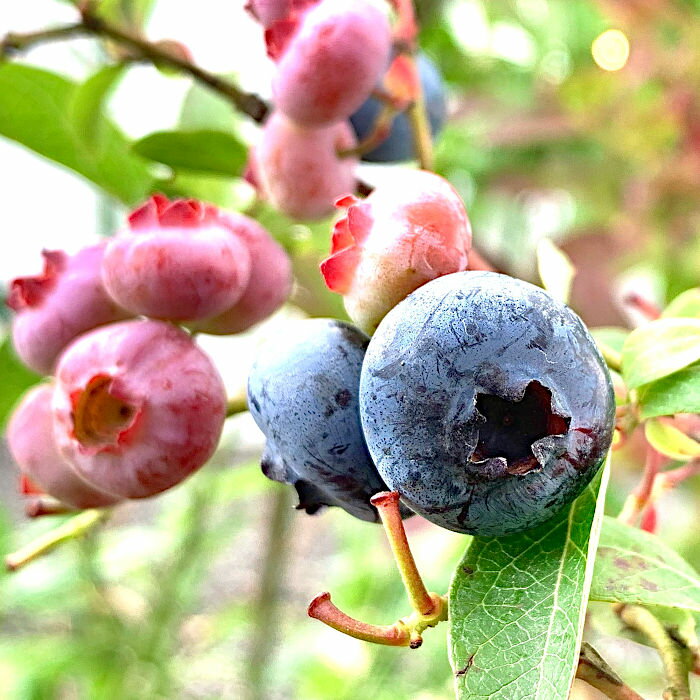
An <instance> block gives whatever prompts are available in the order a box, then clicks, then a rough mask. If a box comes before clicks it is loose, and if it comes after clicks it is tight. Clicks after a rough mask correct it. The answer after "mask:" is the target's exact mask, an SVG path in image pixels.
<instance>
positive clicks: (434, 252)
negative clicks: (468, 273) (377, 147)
mask: <svg viewBox="0 0 700 700" xmlns="http://www.w3.org/2000/svg"><path fill="white" fill-rule="evenodd" d="M337 206H338V208H340V209H342V210H344V211H345V215H344V216H343V217H341V218H340V219H339V220H338V221H337V222H336V224H335V227H334V230H333V237H332V242H331V255H330V257H328V258H327V259H326V260H324V261H323V262H322V263H321V273H322V274H323V277H324V279H325V281H326V285H327V286H328V288H329V289H331V290H332V291H334V292H338V293H339V294H342V295H343V297H344V302H345V309H346V310H347V312H348V314H349V316H350V318H351V319H352V320H353V321H354V322H355V323H356V324H357V325H358V326H359V327H360V328H362V329H363V330H364V331H366V332H368V333H373V332H374V330H375V329H376V327H377V326H378V325H379V322H380V321H381V320H382V318H384V316H385V315H386V314H387V313H388V312H389V311H390V310H391V309H392V308H394V306H396V305H397V304H398V303H399V302H400V301H401V300H402V299H404V298H405V297H406V296H408V295H409V294H410V293H411V292H412V291H414V290H415V289H417V288H418V287H420V286H422V285H423V284H425V283H426V282H430V281H431V280H433V279H435V278H436V277H440V276H442V275H448V274H450V273H452V272H461V271H463V270H466V269H467V267H468V263H469V251H470V249H471V242H472V234H471V226H470V224H469V219H468V218H467V212H466V210H465V208H464V204H463V203H462V200H461V199H460V197H459V195H458V194H457V192H456V191H455V189H454V188H453V187H452V185H450V184H449V182H447V180H445V179H444V178H442V177H440V176H439V175H436V174H435V173H432V172H428V171H426V170H397V171H396V172H395V173H394V174H393V176H392V180H391V183H389V184H388V185H384V186H379V187H377V188H376V189H375V190H374V191H373V192H372V193H371V194H370V195H369V196H368V197H367V198H366V199H364V200H360V199H358V198H356V197H354V196H352V195H349V196H346V197H344V198H342V199H340V200H338V202H337Z"/></svg>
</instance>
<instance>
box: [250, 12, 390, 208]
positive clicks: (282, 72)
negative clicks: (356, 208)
mask: <svg viewBox="0 0 700 700" xmlns="http://www.w3.org/2000/svg"><path fill="white" fill-rule="evenodd" d="M248 9H249V10H250V12H251V13H252V14H253V16H254V17H256V18H257V19H258V20H259V21H260V22H261V24H263V26H264V27H265V41H266V44H267V49H268V55H269V56H270V57H271V58H272V60H274V61H275V63H276V75H275V78H274V81H273V86H272V87H273V97H274V103H275V108H274V111H273V112H272V114H271V116H270V117H269V118H268V120H267V122H266V123H265V125H264V127H263V131H262V134H261V138H260V141H259V142H258V144H257V146H256V147H255V148H254V149H253V151H252V152H251V158H250V164H249V179H250V180H251V182H252V183H253V184H254V185H255V186H256V187H257V189H258V191H259V193H260V194H261V196H262V197H263V198H264V199H266V200H268V201H269V202H270V203H272V204H273V205H274V206H275V207H276V208H277V209H279V210H280V211H282V212H284V213H286V214H288V215H289V216H292V217H294V218H298V219H318V218H321V217H324V216H328V215H329V214H331V213H332V211H333V203H334V202H335V200H336V199H338V198H339V197H341V196H342V195H345V194H347V193H348V192H352V191H354V189H355V175H354V173H355V167H356V165H357V162H358V159H357V158H356V157H355V156H354V155H344V156H343V155H342V153H343V152H344V151H351V150H352V149H353V148H354V147H355V146H356V140H355V136H354V133H353V130H352V127H351V126H350V124H349V122H348V119H349V117H350V115H351V114H353V112H354V111H355V110H356V109H357V108H358V107H359V106H360V105H361V104H362V103H363V102H364V101H365V99H366V98H367V97H368V96H369V94H370V92H371V91H372V89H373V88H374V86H375V85H376V84H377V83H378V82H379V80H380V78H381V77H382V75H383V74H384V72H385V71H386V69H387V66H388V63H389V60H390V52H391V28H390V25H389V21H388V19H387V17H386V16H385V15H384V14H383V13H382V12H381V11H380V10H379V9H378V8H377V7H376V5H373V4H371V3H370V2H369V1H368V0H319V1H315V2H314V1H309V0H276V1H275V0H250V2H249V4H248Z"/></svg>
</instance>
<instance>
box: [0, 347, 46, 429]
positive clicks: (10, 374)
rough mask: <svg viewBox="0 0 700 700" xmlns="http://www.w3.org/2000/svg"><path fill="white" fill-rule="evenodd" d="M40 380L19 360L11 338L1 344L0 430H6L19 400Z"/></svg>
mask: <svg viewBox="0 0 700 700" xmlns="http://www.w3.org/2000/svg"><path fill="white" fill-rule="evenodd" d="M40 380H41V377H40V376H39V375H38V374H34V372H32V371H31V370H29V369H27V368H26V367H25V366H24V365H23V364H22V363H21V362H20V361H19V360H18V359H17V356H16V355H15V352H14V350H13V349H12V343H11V342H10V339H9V337H8V338H5V339H4V340H3V341H2V342H0V429H2V430H4V428H5V424H6V423H7V419H8V418H9V415H10V412H11V411H12V409H13V407H14V405H15V404H16V403H17V399H19V397H20V396H22V394H23V393H24V392H25V391H26V390H27V389H28V388H29V387H30V386H32V385H34V384H36V383H37V382H39V381H40Z"/></svg>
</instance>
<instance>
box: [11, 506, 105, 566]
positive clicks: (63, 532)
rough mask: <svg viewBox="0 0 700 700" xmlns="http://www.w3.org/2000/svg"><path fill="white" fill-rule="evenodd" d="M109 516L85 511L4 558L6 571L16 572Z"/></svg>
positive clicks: (100, 511) (99, 511)
mask: <svg viewBox="0 0 700 700" xmlns="http://www.w3.org/2000/svg"><path fill="white" fill-rule="evenodd" d="M108 516H109V511H108V510H96V509H93V510H86V511H83V512H82V513H79V514H78V515H75V516H74V517H72V518H71V519H70V520H67V521H66V522H64V523H63V524H61V525H59V526H58V527H57V528H55V529H54V530H51V531H49V532H46V533H44V534H43V535H40V536H39V537H37V538H36V539H35V540H34V541H33V542H30V543H29V544H27V545H25V546H24V547H22V548H21V549H18V550H17V551H16V552H13V553H12V554H8V555H7V556H6V557H5V567H6V568H7V570H8V571H17V569H20V568H22V567H23V566H25V565H26V564H29V563H30V562H32V561H34V560H35V559H37V558H38V557H40V556H42V555H43V554H46V553H48V552H50V551H51V550H52V549H55V548H56V547H57V546H58V545H60V544H61V543H62V542H67V541H68V540H72V539H75V538H77V537H81V536H82V535H84V534H86V533H87V532H89V531H90V530H92V528H94V527H95V526H96V525H97V524H98V523H100V522H101V521H103V520H105V519H106V518H107V517H108Z"/></svg>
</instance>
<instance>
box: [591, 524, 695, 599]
mask: <svg viewBox="0 0 700 700" xmlns="http://www.w3.org/2000/svg"><path fill="white" fill-rule="evenodd" d="M590 597H591V600H600V601H605V602H610V603H638V604H639V605H663V606H666V607H670V608H685V609H687V610H696V611H700V578H698V575H697V573H696V572H695V570H694V569H693V567H692V566H690V564H688V563H687V562H686V561H685V560H684V559H683V557H681V556H680V555H679V554H676V552H674V551H673V550H672V549H671V548H670V547H668V546H667V545H666V544H664V542H663V541H662V540H661V539H660V538H658V537H656V535H651V534H649V533H648V532H645V531H644V530H640V529H639V528H635V527H630V526H629V525H625V524H624V523H621V522H620V521H618V520H616V519H615V518H610V517H605V518H604V520H603V529H602V532H601V535H600V543H599V545H598V556H597V558H596V562H595V569H594V571H593V584H592V586H591V594H590Z"/></svg>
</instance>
